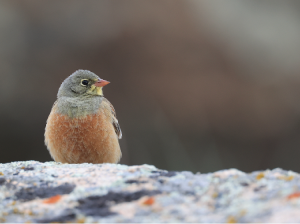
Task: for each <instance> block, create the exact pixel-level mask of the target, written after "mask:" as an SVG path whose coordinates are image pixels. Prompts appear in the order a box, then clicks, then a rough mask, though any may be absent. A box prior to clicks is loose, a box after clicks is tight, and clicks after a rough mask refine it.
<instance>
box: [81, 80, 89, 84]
mask: <svg viewBox="0 0 300 224" xmlns="http://www.w3.org/2000/svg"><path fill="white" fill-rule="evenodd" d="M88 84H89V81H88V80H87V79H82V80H81V85H82V86H87V85H88Z"/></svg>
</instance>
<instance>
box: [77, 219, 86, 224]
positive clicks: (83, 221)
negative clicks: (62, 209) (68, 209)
mask: <svg viewBox="0 0 300 224" xmlns="http://www.w3.org/2000/svg"><path fill="white" fill-rule="evenodd" d="M76 223H85V218H79V219H77V220H76Z"/></svg>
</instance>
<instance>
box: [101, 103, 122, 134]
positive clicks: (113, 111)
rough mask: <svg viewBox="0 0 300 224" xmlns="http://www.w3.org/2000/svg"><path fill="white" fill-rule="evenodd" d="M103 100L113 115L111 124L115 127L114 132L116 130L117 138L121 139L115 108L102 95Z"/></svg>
mask: <svg viewBox="0 0 300 224" xmlns="http://www.w3.org/2000/svg"><path fill="white" fill-rule="evenodd" d="M103 100H104V101H105V102H106V103H107V104H108V105H109V107H110V109H111V113H112V115H113V116H112V124H113V126H114V128H115V132H116V134H117V136H118V138H119V139H121V138H122V131H121V128H120V125H119V122H118V119H117V115H116V111H115V108H114V107H113V105H112V104H111V103H110V102H109V101H108V100H107V99H106V98H104V97H103Z"/></svg>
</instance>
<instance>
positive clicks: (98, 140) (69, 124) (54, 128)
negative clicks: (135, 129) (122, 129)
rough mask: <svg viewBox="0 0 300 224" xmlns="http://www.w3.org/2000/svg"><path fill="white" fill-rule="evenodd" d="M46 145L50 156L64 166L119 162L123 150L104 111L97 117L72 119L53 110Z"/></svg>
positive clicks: (47, 130)
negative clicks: (68, 164)
mask: <svg viewBox="0 0 300 224" xmlns="http://www.w3.org/2000/svg"><path fill="white" fill-rule="evenodd" d="M45 142H46V145H47V147H48V149H49V151H50V154H51V156H52V157H53V158H54V160H55V161H57V162H63V163H117V162H118V161H119V159H120V157H121V151H120V146H119V141H118V138H117V135H116V133H115V131H114V128H113V125H112V123H111V118H110V117H109V116H108V115H107V111H106V110H105V108H104V109H103V108H102V109H99V113H98V114H93V115H87V116H84V117H80V118H69V117H68V116H67V115H62V114H58V113H56V112H55V106H54V107H53V109H52V111H51V113H50V115H49V118H48V120H47V125H46V132H45Z"/></svg>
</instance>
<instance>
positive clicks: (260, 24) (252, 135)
mask: <svg viewBox="0 0 300 224" xmlns="http://www.w3.org/2000/svg"><path fill="white" fill-rule="evenodd" d="M299 24H300V2H299V1H297V0H295V1H291V0H286V1H275V0H274V1H239V0H226V1H224V0H206V1H198V0H185V1H181V0H179V1H177V0H164V1H161V0H151V1H150V0H144V1H140V0H124V1H119V0H101V1H100V0H85V1H78V0H63V1H61V0H44V1H39V0H22V1H21V0H18V1H16V0H2V1H0V78H1V79H0V115H1V116H0V162H1V163H6V162H11V161H18V160H38V161H50V160H52V159H51V157H50V155H49V153H48V151H47V149H46V147H45V146H44V129H45V124H46V120H47V117H48V115H49V113H50V110H51V107H52V105H53V102H54V101H55V100H56V94H57V90H58V88H59V86H60V84H61V82H62V81H63V80H64V79H65V78H66V77H67V76H69V75H70V74H72V73H73V72H74V71H76V70H77V69H88V70H90V71H92V72H94V73H96V74H97V75H99V76H100V77H101V78H103V79H106V80H109V81H110V82H111V84H110V85H108V86H107V87H105V89H104V94H105V96H106V97H107V98H108V99H109V101H110V102H112V104H113V105H114V107H115V109H116V111H117V116H118V119H119V122H120V125H121V128H122V131H123V139H122V140H121V141H120V144H121V148H122V151H123V158H122V160H121V163H123V164H128V165H138V164H144V163H147V164H153V165H155V166H156V167H158V168H161V169H168V170H191V171H194V172H195V171H200V172H212V171H216V170H220V169H227V168H237V169H240V170H242V171H245V172H250V171H253V170H261V169H272V168H276V167H281V168H284V169H291V170H294V171H298V172H300V163H299V158H300V26H299Z"/></svg>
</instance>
